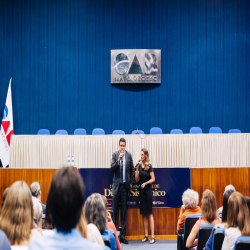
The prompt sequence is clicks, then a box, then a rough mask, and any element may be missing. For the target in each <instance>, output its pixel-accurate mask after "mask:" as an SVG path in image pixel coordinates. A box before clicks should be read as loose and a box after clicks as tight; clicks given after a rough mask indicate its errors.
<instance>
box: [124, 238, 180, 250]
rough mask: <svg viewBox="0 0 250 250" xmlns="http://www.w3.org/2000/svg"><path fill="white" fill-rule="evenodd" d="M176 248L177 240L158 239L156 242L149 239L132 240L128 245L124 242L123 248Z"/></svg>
mask: <svg viewBox="0 0 250 250" xmlns="http://www.w3.org/2000/svg"><path fill="white" fill-rule="evenodd" d="M132 249H133V250H135V249H136V250H147V249H150V250H163V249H164V250H176V249H177V240H156V242H155V244H149V241H147V242H145V243H142V242H141V241H139V240H130V241H129V242H128V244H127V245H125V244H122V250H132Z"/></svg>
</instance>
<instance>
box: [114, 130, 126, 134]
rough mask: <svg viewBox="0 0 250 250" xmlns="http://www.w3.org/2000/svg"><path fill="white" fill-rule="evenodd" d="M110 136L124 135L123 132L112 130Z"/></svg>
mask: <svg viewBox="0 0 250 250" xmlns="http://www.w3.org/2000/svg"><path fill="white" fill-rule="evenodd" d="M112 134H113V135H125V132H124V131H123V130H114V131H113V132H112Z"/></svg>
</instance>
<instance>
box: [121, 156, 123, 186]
mask: <svg viewBox="0 0 250 250" xmlns="http://www.w3.org/2000/svg"><path fill="white" fill-rule="evenodd" d="M120 165H121V174H120V183H123V159H121V163H120Z"/></svg>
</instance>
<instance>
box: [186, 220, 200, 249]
mask: <svg viewBox="0 0 250 250" xmlns="http://www.w3.org/2000/svg"><path fill="white" fill-rule="evenodd" d="M198 231H199V221H196V223H195V224H194V226H193V228H192V230H191V232H190V234H189V236H188V238H187V242H186V247H187V248H189V247H192V246H193V244H194V241H195V239H196V236H197V234H198Z"/></svg>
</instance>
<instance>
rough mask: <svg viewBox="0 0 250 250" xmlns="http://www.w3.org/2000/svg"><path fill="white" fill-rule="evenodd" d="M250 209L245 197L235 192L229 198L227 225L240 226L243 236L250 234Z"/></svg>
mask: <svg viewBox="0 0 250 250" xmlns="http://www.w3.org/2000/svg"><path fill="white" fill-rule="evenodd" d="M249 222H250V221H249V210H248V207H247V204H246V201H245V200H244V197H243V195H242V194H241V193H239V192H234V193H232V194H231V196H230V197H229V199H228V211H227V224H228V225H227V226H228V227H238V228H239V230H240V231H241V235H242V236H249V235H250V225H249V224H250V223H249Z"/></svg>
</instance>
